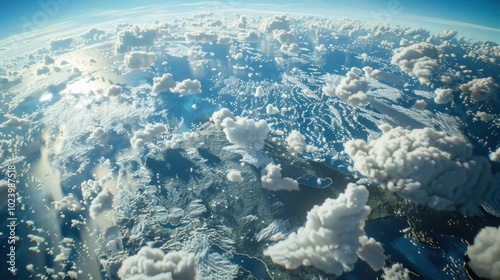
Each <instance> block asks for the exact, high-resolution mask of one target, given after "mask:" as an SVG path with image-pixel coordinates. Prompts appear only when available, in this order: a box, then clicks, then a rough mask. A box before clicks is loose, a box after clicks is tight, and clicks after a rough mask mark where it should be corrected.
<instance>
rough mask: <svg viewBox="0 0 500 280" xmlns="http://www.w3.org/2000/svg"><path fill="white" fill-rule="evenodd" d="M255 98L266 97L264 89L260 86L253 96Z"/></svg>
mask: <svg viewBox="0 0 500 280" xmlns="http://www.w3.org/2000/svg"><path fill="white" fill-rule="evenodd" d="M253 96H255V97H261V96H264V89H263V88H262V86H258V87H257V88H256V89H255V93H254V94H253Z"/></svg>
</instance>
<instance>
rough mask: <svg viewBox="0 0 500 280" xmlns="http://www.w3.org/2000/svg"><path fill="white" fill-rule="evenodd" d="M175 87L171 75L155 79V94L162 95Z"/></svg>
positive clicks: (167, 74)
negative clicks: (161, 93)
mask: <svg viewBox="0 0 500 280" xmlns="http://www.w3.org/2000/svg"><path fill="white" fill-rule="evenodd" d="M174 87H175V81H174V77H173V76H172V74H170V73H166V74H163V75H162V76H161V77H154V78H153V89H152V91H153V93H156V94H158V93H160V92H163V91H167V90H171V89H172V88H174Z"/></svg>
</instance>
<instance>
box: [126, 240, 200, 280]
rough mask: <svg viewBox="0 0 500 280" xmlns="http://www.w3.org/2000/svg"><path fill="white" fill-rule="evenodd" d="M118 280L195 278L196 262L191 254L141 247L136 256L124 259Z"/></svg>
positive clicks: (189, 279) (188, 279)
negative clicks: (164, 251)
mask: <svg viewBox="0 0 500 280" xmlns="http://www.w3.org/2000/svg"><path fill="white" fill-rule="evenodd" d="M118 276H119V277H120V279H123V280H127V279H137V280H138V279H151V280H153V279H156V280H163V279H165V280H166V279H183V280H184V279H185V280H194V279H195V277H196V260H195V255H194V254H193V253H188V252H185V251H172V252H168V253H167V254H165V253H163V251H162V250H161V249H156V248H150V247H142V248H141V249H140V250H139V252H137V254H136V255H132V256H129V257H128V258H126V259H125V260H124V261H123V263H122V265H121V267H120V269H119V270H118Z"/></svg>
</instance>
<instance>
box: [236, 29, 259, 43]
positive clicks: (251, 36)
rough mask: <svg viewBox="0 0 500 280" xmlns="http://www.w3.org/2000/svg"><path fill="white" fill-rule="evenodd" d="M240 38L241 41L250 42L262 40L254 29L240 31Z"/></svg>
mask: <svg viewBox="0 0 500 280" xmlns="http://www.w3.org/2000/svg"><path fill="white" fill-rule="evenodd" d="M238 39H239V40H240V41H248V42H258V41H259V40H260V36H259V34H257V32H255V31H253V30H249V31H247V32H246V33H245V32H240V33H238Z"/></svg>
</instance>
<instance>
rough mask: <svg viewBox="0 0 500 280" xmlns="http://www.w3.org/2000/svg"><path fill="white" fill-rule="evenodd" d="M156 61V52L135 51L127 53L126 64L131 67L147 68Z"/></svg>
mask: <svg viewBox="0 0 500 280" xmlns="http://www.w3.org/2000/svg"><path fill="white" fill-rule="evenodd" d="M155 61H156V55H155V54H154V53H149V52H143V51H135V52H130V53H128V54H127V55H125V64H126V65H127V67H128V68H130V69H146V68H149V67H150V66H151V64H153V63H154V62H155Z"/></svg>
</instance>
